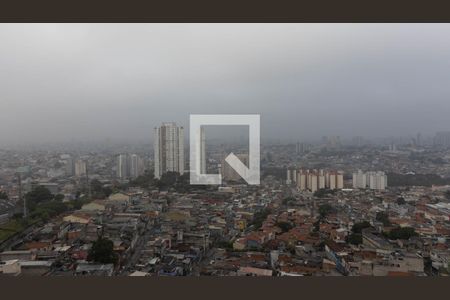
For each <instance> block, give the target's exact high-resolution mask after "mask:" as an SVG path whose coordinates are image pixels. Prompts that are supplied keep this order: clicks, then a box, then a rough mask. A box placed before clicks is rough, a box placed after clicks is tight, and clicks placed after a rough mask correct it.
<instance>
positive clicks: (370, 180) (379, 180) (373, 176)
mask: <svg viewBox="0 0 450 300" xmlns="http://www.w3.org/2000/svg"><path fill="white" fill-rule="evenodd" d="M386 187H387V176H386V174H385V173H384V172H381V171H378V172H373V171H371V172H363V171H361V170H358V172H355V173H353V188H355V189H366V188H369V189H371V190H384V189H386Z"/></svg>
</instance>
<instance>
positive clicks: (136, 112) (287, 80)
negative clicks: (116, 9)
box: [0, 24, 450, 146]
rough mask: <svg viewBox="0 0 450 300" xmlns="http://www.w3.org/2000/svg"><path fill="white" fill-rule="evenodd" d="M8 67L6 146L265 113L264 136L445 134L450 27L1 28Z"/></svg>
mask: <svg viewBox="0 0 450 300" xmlns="http://www.w3.org/2000/svg"><path fill="white" fill-rule="evenodd" d="M0 70H1V71H0V104H1V109H0V146H3V145H8V144H16V143H35V142H39V143H43V142H66V141H82V140H87V141H89V140H106V139H112V140H114V139H124V140H142V141H151V140H152V138H153V131H152V129H153V127H155V126H158V125H159V124H160V123H161V122H164V121H175V122H177V123H178V124H179V125H183V126H186V127H188V125H189V114H198V113H201V114H221V113H231V114H244V113H252V114H253V113H257V114H261V135H262V137H263V138H279V139H306V138H314V137H321V136H323V135H340V136H342V137H351V136H356V135H361V136H365V137H383V136H401V135H415V134H416V133H418V132H421V133H422V134H424V135H432V134H434V133H435V132H436V131H444V130H450V102H449V101H450V24H1V25H0ZM186 135H188V134H186Z"/></svg>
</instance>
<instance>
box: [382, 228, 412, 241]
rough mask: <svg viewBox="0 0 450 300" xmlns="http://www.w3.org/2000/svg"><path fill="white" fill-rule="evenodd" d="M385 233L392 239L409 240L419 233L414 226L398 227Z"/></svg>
mask: <svg viewBox="0 0 450 300" xmlns="http://www.w3.org/2000/svg"><path fill="white" fill-rule="evenodd" d="M385 235H386V236H387V237H388V238H389V239H391V240H409V239H410V238H411V237H413V236H417V233H416V231H415V230H414V228H412V227H396V228H394V229H392V230H391V231H389V233H387V234H386V233H385Z"/></svg>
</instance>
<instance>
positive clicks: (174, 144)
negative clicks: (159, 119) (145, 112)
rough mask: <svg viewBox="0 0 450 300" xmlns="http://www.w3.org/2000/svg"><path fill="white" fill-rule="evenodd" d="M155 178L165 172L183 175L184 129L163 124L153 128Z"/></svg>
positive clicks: (171, 124) (174, 125) (173, 124)
mask: <svg viewBox="0 0 450 300" xmlns="http://www.w3.org/2000/svg"><path fill="white" fill-rule="evenodd" d="M154 138H155V140H154V144H153V146H154V152H155V178H161V176H162V175H163V174H164V173H166V172H176V173H179V174H183V173H184V128H183V127H178V126H177V124H176V123H173V122H171V123H163V124H162V125H161V127H156V128H155V137H154Z"/></svg>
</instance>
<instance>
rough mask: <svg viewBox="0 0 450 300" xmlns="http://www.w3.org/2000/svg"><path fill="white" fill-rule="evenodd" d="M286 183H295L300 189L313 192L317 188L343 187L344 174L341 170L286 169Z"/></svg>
mask: <svg viewBox="0 0 450 300" xmlns="http://www.w3.org/2000/svg"><path fill="white" fill-rule="evenodd" d="M286 182H287V184H295V185H296V186H297V188H298V189H299V190H300V191H305V190H309V191H311V192H313V193H314V192H315V191H317V190H319V189H332V190H334V189H343V188H344V174H343V172H341V171H328V170H326V171H325V170H308V169H306V170H305V169H288V170H287V181H286Z"/></svg>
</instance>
